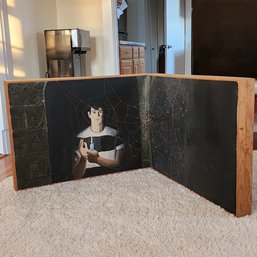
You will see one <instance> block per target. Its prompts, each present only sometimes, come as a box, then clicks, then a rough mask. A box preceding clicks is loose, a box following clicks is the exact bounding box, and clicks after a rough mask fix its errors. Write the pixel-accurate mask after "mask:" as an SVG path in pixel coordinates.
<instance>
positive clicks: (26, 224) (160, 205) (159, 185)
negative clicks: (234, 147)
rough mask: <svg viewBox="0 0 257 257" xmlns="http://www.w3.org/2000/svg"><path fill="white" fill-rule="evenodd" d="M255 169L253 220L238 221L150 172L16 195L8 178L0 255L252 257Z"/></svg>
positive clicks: (256, 220)
mask: <svg viewBox="0 0 257 257" xmlns="http://www.w3.org/2000/svg"><path fill="white" fill-rule="evenodd" d="M255 154H257V153H255ZM254 164H255V168H254V180H255V181H254V194H253V195H254V206H253V214H252V215H251V216H247V217H244V218H240V219H238V218H235V217H234V216H233V215H231V214H229V213H227V212H226V211H224V210H223V209H222V208H220V207H218V206H216V205H214V204H212V203H211V202H209V201H207V200H205V199H203V198H201V197H200V196H198V195H196V194H194V193H192V192H191V191H189V190H187V189H186V188H184V187H182V186H180V185H178V184H176V183H175V182H173V181H171V180H169V179H167V178H166V177H164V176H162V175H160V174H158V173H157V172H156V171H154V170H151V169H144V170H138V171H132V172H125V173H120V174H114V175H108V176H104V177H96V178H90V179H84V180H80V181H72V182H66V183H62V184H55V185H51V186H45V187H41V188H34V189H29V190H24V191H19V192H15V191H14V190H13V188H12V180H11V178H7V179H5V180H4V181H2V182H1V183H0V256H1V257H3V256H8V257H16V256H17V257H30V256H31V257H43V256H47V257H49V256H54V257H62V256H69V257H73V256H75V257H76V256H83V257H84V256H89V257H95V256H104V257H105V256H107V257H108V256H111V257H115V256H120V257H127V256H128V257H133V256H140V257H142V256H147V257H151V256H156V257H157V256H158V257H165V256H171V257H178V256H183V257H185V256H190V257H194V256H196V257H199V256H204V257H212V256H213V257H218V256H229V257H236V256H238V257H251V256H252V257H256V256H257V185H256V183H257V181H256V176H257V156H255V159H254Z"/></svg>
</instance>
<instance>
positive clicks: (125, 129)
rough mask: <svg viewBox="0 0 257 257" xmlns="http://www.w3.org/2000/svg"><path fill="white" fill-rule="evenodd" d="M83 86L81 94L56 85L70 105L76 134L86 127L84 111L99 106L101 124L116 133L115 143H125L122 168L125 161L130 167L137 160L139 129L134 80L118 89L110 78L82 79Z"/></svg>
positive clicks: (137, 99)
mask: <svg viewBox="0 0 257 257" xmlns="http://www.w3.org/2000/svg"><path fill="white" fill-rule="evenodd" d="M81 83H82V82H81ZM83 83H85V84H84V85H83V93H82V94H81V93H80V91H81V90H74V87H72V86H71V85H69V86H65V85H63V84H62V83H58V87H59V90H60V92H61V93H62V95H63V96H64V97H65V98H66V100H67V102H69V103H70V105H71V106H72V109H73V113H74V117H73V118H74V122H75V123H76V126H77V132H81V131H83V130H84V129H86V127H89V126H90V123H89V121H88V117H87V111H86V110H87V108H89V107H91V106H92V105H97V106H99V107H103V110H104V116H105V125H108V126H110V127H112V128H115V129H116V130H117V131H118V138H117V140H120V141H122V142H123V143H124V144H125V147H126V154H127V156H129V158H128V159H127V160H125V162H126V163H124V164H123V165H122V166H124V167H126V166H127V164H128V163H129V162H130V164H129V165H130V166H131V162H133V159H134V160H135V161H136V160H137V161H138V158H139V156H140V154H141V126H140V110H139V95H138V84H137V80H133V81H132V80H131V81H130V84H128V85H125V87H124V86H122V87H120V86H118V85H117V83H118V81H117V80H114V79H99V80H86V81H84V82H83ZM94 84H97V86H96V87H97V88H98V89H97V90H94V88H93V87H94V86H95V85H94ZM75 87H76V86H75ZM128 87H132V88H133V87H134V89H132V90H131V89H128ZM81 88H82V87H81ZM85 88H87V90H85ZM92 91H93V92H92ZM95 103H96V104H95ZM132 166H133V165H132ZM128 168H130V167H128ZM133 168H134V166H133ZM137 168H140V166H138V165H137Z"/></svg>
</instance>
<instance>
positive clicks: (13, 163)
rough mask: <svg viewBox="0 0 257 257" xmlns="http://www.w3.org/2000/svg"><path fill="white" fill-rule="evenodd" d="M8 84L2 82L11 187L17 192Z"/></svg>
mask: <svg viewBox="0 0 257 257" xmlns="http://www.w3.org/2000/svg"><path fill="white" fill-rule="evenodd" d="M8 84H9V83H8V82H7V81H4V92H5V100H6V101H5V102H6V113H7V119H8V127H9V137H10V146H11V163H12V167H13V186H14V189H15V190H16V191H17V190H18V186H17V176H16V165H15V154H14V143H13V135H12V121H11V111H10V100H9V94H8Z"/></svg>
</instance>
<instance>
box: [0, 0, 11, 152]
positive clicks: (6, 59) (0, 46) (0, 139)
mask: <svg viewBox="0 0 257 257" xmlns="http://www.w3.org/2000/svg"><path fill="white" fill-rule="evenodd" d="M0 23H1V26H0V42H1V43H0V56H1V61H0V62H1V66H2V67H3V69H4V70H3V71H1V73H0V153H1V154H10V152H11V148H10V137H9V128H8V119H7V110H6V99H5V90H4V81H5V80H6V79H9V78H10V77H9V73H10V71H11V70H12V69H11V67H12V62H11V59H10V53H11V49H10V36H9V24H8V7H7V4H6V1H3V0H0Z"/></svg>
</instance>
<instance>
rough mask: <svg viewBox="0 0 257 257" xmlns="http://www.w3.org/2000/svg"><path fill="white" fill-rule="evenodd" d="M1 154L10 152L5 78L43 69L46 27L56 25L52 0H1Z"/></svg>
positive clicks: (33, 75) (27, 75) (40, 73)
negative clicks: (44, 32)
mask: <svg viewBox="0 0 257 257" xmlns="http://www.w3.org/2000/svg"><path fill="white" fill-rule="evenodd" d="M0 3H1V11H2V12H1V15H0V16H1V27H0V35H1V43H0V57H1V58H0V153H4V154H6V153H9V151H10V149H9V136H8V124H7V117H6V107H5V97H4V85H3V84H4V83H3V82H4V80H5V79H23V78H38V77H42V76H44V73H45V71H46V61H45V51H44V48H45V47H44V37H43V31H44V29H45V28H49V27H56V26H57V17H56V3H55V1H54V0H44V1H35V0H7V1H5V0H1V2H0Z"/></svg>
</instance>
